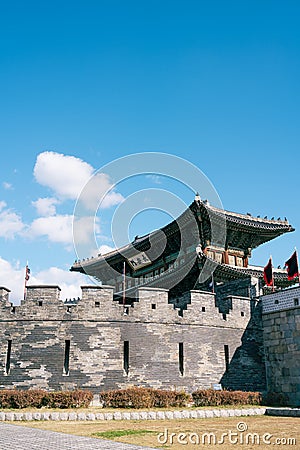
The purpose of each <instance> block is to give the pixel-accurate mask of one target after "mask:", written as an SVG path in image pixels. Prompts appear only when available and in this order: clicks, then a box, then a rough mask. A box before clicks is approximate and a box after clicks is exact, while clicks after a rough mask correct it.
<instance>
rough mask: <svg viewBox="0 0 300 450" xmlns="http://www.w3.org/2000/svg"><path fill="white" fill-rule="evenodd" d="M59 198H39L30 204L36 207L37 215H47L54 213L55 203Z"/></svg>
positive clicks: (57, 202)
mask: <svg viewBox="0 0 300 450" xmlns="http://www.w3.org/2000/svg"><path fill="white" fill-rule="evenodd" d="M59 203H60V202H59V200H57V199H56V198H53V197H46V198H39V199H38V200H36V201H35V202H32V205H33V206H34V207H35V208H36V211H37V213H38V215H39V216H43V217H48V216H54V215H55V214H56V207H55V205H57V204H59Z"/></svg>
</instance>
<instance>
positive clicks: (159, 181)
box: [146, 174, 162, 184]
mask: <svg viewBox="0 0 300 450" xmlns="http://www.w3.org/2000/svg"><path fill="white" fill-rule="evenodd" d="M146 178H148V179H149V180H151V181H152V183H154V184H162V177H160V176H159V175H155V174H149V175H146Z"/></svg>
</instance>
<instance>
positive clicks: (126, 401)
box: [100, 387, 191, 409]
mask: <svg viewBox="0 0 300 450" xmlns="http://www.w3.org/2000/svg"><path fill="white" fill-rule="evenodd" d="M100 398H101V401H102V402H103V406H104V407H112V408H136V409H138V408H153V407H160V408H166V407H171V406H178V407H183V406H186V405H187V403H189V401H190V400H191V396H190V395H189V394H187V393H186V392H184V391H180V392H179V391H169V390H160V389H152V388H142V387H132V388H127V389H117V390H111V391H103V392H101V393H100Z"/></svg>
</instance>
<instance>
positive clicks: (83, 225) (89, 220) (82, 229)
mask: <svg viewBox="0 0 300 450" xmlns="http://www.w3.org/2000/svg"><path fill="white" fill-rule="evenodd" d="M99 233H100V224H99V218H98V217H93V216H84V217H80V218H78V219H77V218H76V220H75V221H74V223H73V237H74V242H75V244H76V245H80V244H85V245H87V244H89V245H92V246H94V245H95V244H94V241H95V236H96V235H97V234H99Z"/></svg>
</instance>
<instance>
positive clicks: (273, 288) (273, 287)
mask: <svg viewBox="0 0 300 450" xmlns="http://www.w3.org/2000/svg"><path fill="white" fill-rule="evenodd" d="M270 259H271V269H272V292H274V291H275V286H274V271H273V261H272V255H270Z"/></svg>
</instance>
